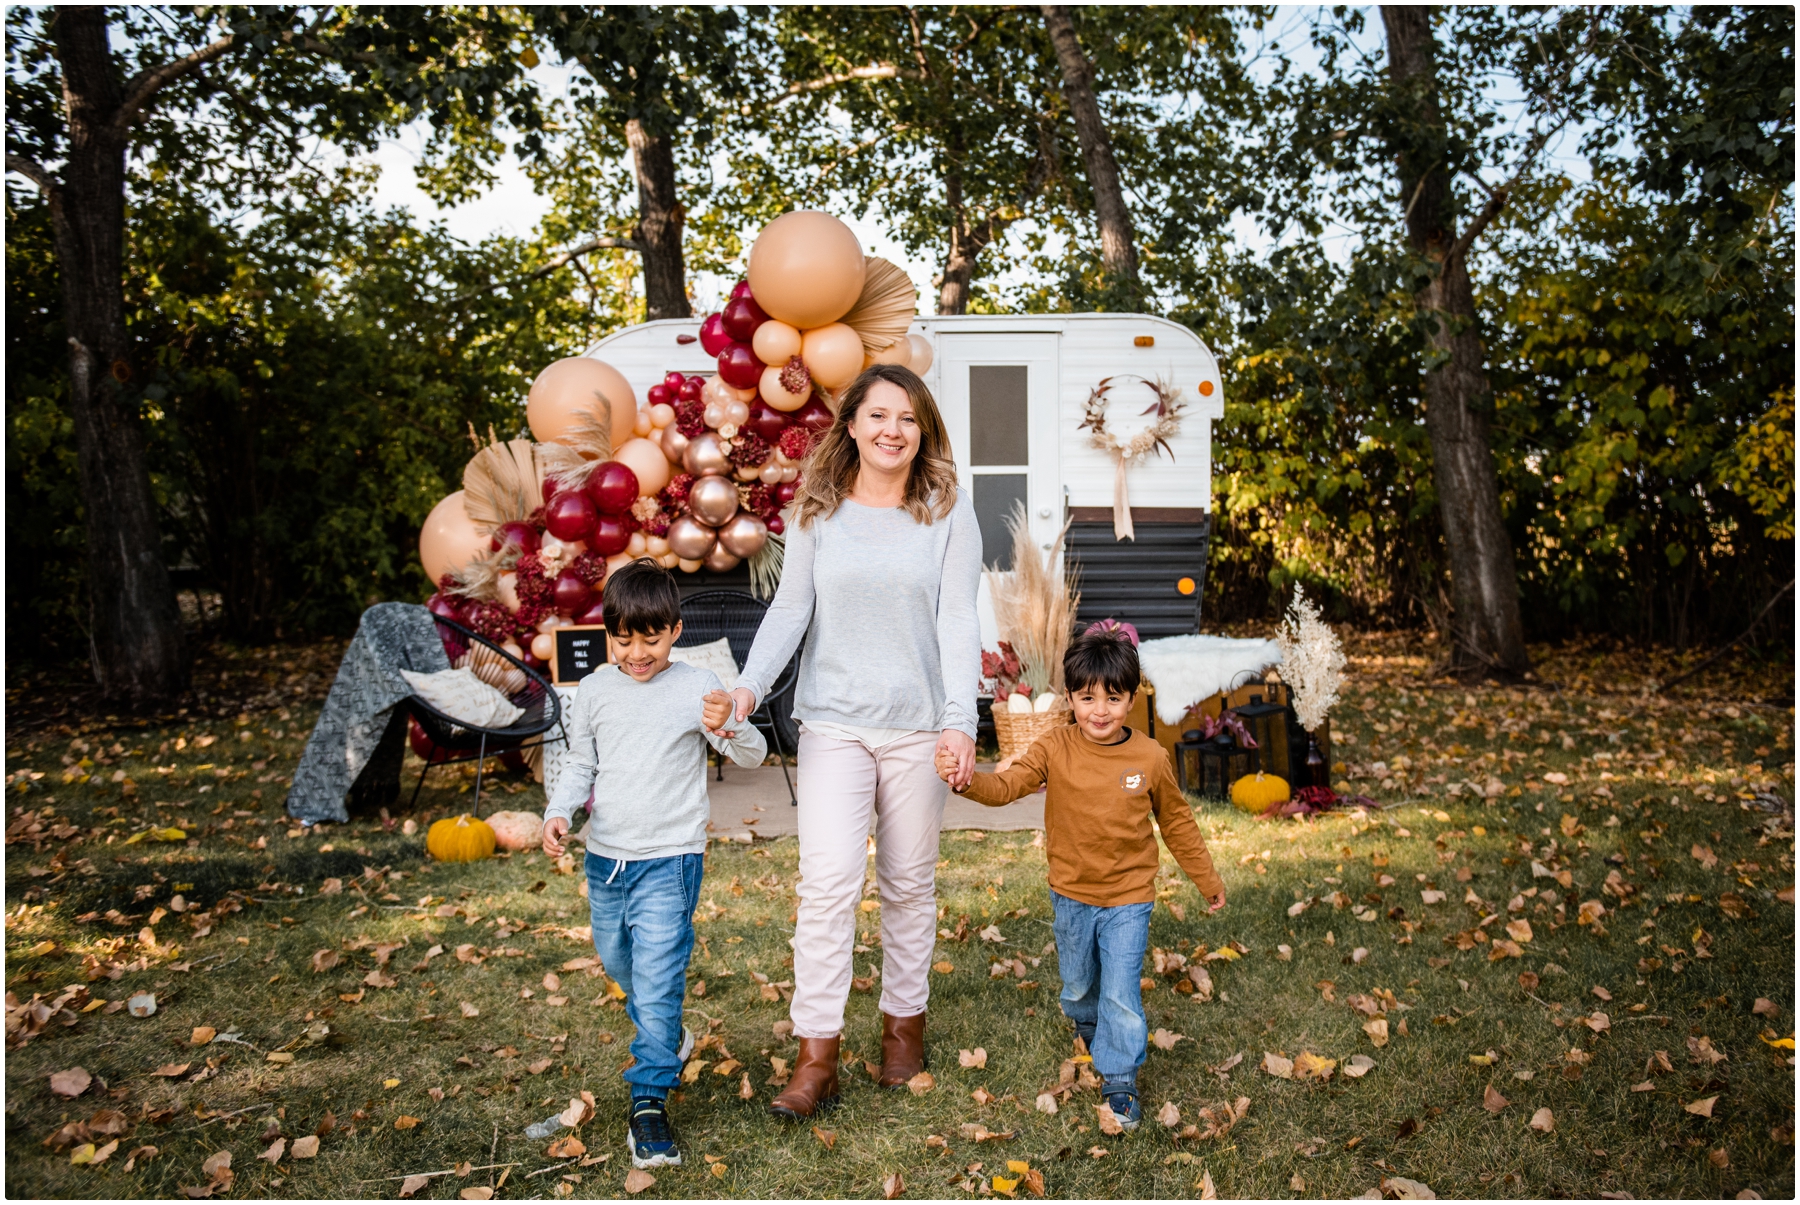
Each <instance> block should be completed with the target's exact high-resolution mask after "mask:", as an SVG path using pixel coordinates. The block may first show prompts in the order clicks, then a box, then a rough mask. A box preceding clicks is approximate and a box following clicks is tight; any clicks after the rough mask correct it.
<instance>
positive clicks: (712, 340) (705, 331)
mask: <svg viewBox="0 0 1800 1205" xmlns="http://www.w3.org/2000/svg"><path fill="white" fill-rule="evenodd" d="M730 345H731V336H730V335H728V334H726V333H725V328H724V327H723V326H720V325H719V315H717V314H708V315H707V316H706V321H704V322H702V323H701V324H700V346H701V347H702V348H704V349H705V350H706V354H707V355H709V356H716V355H718V354H719V353H720V352H722V351H724V350H725V349H726V348H727V347H729V346H730Z"/></svg>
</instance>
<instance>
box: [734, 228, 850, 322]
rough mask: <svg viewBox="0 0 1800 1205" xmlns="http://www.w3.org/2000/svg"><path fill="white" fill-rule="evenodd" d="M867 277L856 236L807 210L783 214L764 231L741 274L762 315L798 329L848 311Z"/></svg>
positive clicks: (829, 319)
mask: <svg viewBox="0 0 1800 1205" xmlns="http://www.w3.org/2000/svg"><path fill="white" fill-rule="evenodd" d="M866 275H867V269H866V267H865V265H864V262H863V249H862V244H861V243H860V242H858V241H857V238H856V232H855V231H853V230H851V229H850V227H848V226H846V225H845V224H844V223H843V222H841V221H839V220H838V219H837V218H834V217H832V216H831V215H830V214H828V213H820V212H818V211H817V210H809V209H799V210H795V211H794V212H792V213H784V214H782V215H781V216H780V217H778V218H776V219H775V220H774V221H773V222H770V223H769V224H768V225H767V226H765V227H763V231H762V233H761V234H759V235H757V237H756V242H755V243H754V244H753V245H752V246H751V248H750V263H749V271H748V272H747V273H746V276H748V278H749V281H750V293H751V296H753V297H755V298H756V304H757V305H759V306H761V307H762V311H763V313H765V314H767V315H768V316H769V317H771V318H776V319H779V320H780V321H782V322H785V323H787V324H788V325H789V326H792V327H796V328H798V329H800V330H807V329H810V328H811V327H815V326H824V325H825V324H826V323H828V322H836V321H837V320H838V319H839V318H842V317H843V316H844V315H845V314H847V313H849V312H850V307H851V306H853V305H855V304H856V299H857V297H859V296H860V295H861V294H862V289H863V282H864V279H865V277H866Z"/></svg>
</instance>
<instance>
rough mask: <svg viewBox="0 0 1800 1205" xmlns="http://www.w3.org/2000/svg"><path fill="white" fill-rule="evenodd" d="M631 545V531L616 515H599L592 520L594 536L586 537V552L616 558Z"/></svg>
mask: <svg viewBox="0 0 1800 1205" xmlns="http://www.w3.org/2000/svg"><path fill="white" fill-rule="evenodd" d="M629 543H631V529H630V528H629V527H627V526H626V525H625V522H624V520H622V519H620V518H619V517H618V516H617V515H601V516H600V517H599V518H598V519H595V520H594V534H593V535H591V536H589V537H588V550H589V551H591V552H595V553H598V554H599V555H600V556H617V555H618V554H619V553H621V552H624V551H625V546H626V545H627V544H629Z"/></svg>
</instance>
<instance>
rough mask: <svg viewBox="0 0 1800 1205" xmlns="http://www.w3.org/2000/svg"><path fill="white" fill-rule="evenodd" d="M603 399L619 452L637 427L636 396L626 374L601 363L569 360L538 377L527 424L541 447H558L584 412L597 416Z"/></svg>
mask: <svg viewBox="0 0 1800 1205" xmlns="http://www.w3.org/2000/svg"><path fill="white" fill-rule="evenodd" d="M602 398H604V399H605V401H606V404H607V405H608V406H609V407H610V410H611V416H612V437H613V445H614V447H615V448H616V447H617V446H618V445H619V444H622V443H624V442H625V441H627V440H629V439H630V438H631V434H632V431H633V430H634V429H635V428H636V426H637V417H638V408H637V394H635V393H633V392H632V389H631V382H630V381H627V380H626V379H625V376H624V374H623V373H621V372H620V371H619V370H618V369H616V368H614V367H613V366H612V365H611V364H604V363H602V362H600V361H599V360H590V359H588V358H586V357H585V356H570V357H569V358H568V359H566V360H558V361H557V362H556V363H554V364H552V365H550V366H549V367H548V368H546V369H544V371H542V372H540V373H538V375H537V379H536V380H535V381H533V382H532V383H531V393H530V394H529V395H528V397H527V398H526V401H525V422H526V423H527V425H529V426H530V427H531V434H532V436H533V438H535V439H536V440H537V441H538V442H539V443H555V442H556V441H557V440H558V439H559V438H560V437H561V436H563V435H566V434H568V432H569V430H570V429H571V428H572V427H574V426H575V424H576V421H577V419H578V416H579V414H580V412H581V411H583V410H586V411H588V412H589V413H591V414H595V415H598V414H599V412H600V405H601V399H602Z"/></svg>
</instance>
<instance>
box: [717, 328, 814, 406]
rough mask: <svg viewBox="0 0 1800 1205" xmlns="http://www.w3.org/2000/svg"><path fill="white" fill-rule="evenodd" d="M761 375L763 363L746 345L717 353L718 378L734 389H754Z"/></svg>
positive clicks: (738, 345)
mask: <svg viewBox="0 0 1800 1205" xmlns="http://www.w3.org/2000/svg"><path fill="white" fill-rule="evenodd" d="M762 374H763V362H762V361H761V360H759V359H757V358H756V353H755V352H753V351H751V350H750V345H749V344H748V343H733V344H732V345H731V346H730V347H727V348H726V349H725V350H724V351H722V352H720V353H719V376H720V377H722V378H724V381H725V383H726V384H727V385H730V386H731V387H732V388H734V389H754V388H756V385H757V382H759V381H761V380H762ZM801 409H802V410H804V409H805V407H804V406H802V407H801ZM821 409H823V407H821Z"/></svg>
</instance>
